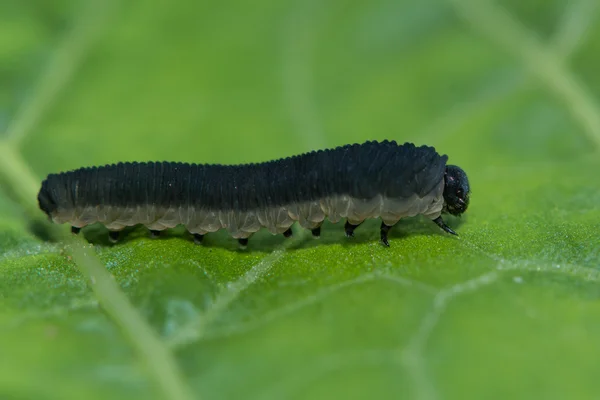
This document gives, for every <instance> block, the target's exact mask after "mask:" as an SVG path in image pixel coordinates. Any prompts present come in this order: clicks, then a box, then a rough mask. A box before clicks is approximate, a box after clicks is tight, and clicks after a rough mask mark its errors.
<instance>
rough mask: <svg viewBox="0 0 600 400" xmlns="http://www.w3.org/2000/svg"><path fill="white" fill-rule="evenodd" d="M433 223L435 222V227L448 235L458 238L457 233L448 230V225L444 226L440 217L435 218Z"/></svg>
mask: <svg viewBox="0 0 600 400" xmlns="http://www.w3.org/2000/svg"><path fill="white" fill-rule="evenodd" d="M433 222H435V223H436V224H437V226H439V227H440V228H442V229H443V230H444V231H445V232H448V233H451V234H453V235H456V236H458V233H456V232H454V231H453V230H452V229H450V227H449V226H448V225H446V223H445V222H444V220H443V219H442V216H441V215H440V216H439V217H437V218H436V219H434V220H433Z"/></svg>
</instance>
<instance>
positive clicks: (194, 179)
mask: <svg viewBox="0 0 600 400" xmlns="http://www.w3.org/2000/svg"><path fill="white" fill-rule="evenodd" d="M447 160H448V157H447V156H445V155H444V156H440V155H439V154H438V153H437V152H436V151H435V149H434V148H433V147H428V146H421V147H416V146H415V145H413V144H410V143H405V144H403V145H398V144H396V142H393V141H392V142H389V141H384V142H374V141H372V142H366V143H363V144H354V145H346V146H341V147H337V148H334V149H328V150H319V151H313V152H310V153H305V154H301V155H298V156H294V157H288V158H283V159H279V160H275V161H269V162H264V163H259V164H243V165H215V164H186V163H173V162H147V163H119V164H113V165H106V166H102V167H89V168H80V169H77V170H74V171H69V172H63V173H59V174H50V175H48V177H47V178H46V180H44V181H43V182H42V188H41V190H40V192H39V195H38V201H39V204H40V208H41V209H42V210H44V211H45V212H46V213H48V214H50V213H51V212H52V211H54V210H56V209H57V208H63V209H69V208H73V207H77V206H80V207H81V206H94V205H101V204H110V205H113V206H131V205H138V204H139V205H146V204H155V205H157V206H186V205H189V206H194V207H199V208H203V209H211V210H228V209H233V210H243V211H245V210H252V209H258V208H264V207H272V206H282V205H286V204H292V203H300V202H306V201H312V200H318V199H322V198H326V197H329V196H335V195H349V196H351V197H353V198H359V199H369V198H373V197H375V196H377V195H383V196H386V197H391V198H408V197H410V196H412V195H414V194H417V195H418V196H420V197H423V196H425V195H426V194H427V193H429V192H431V190H432V189H433V188H434V187H435V186H436V185H437V184H439V183H440V182H441V180H442V179H443V176H444V170H445V166H446V161H447Z"/></svg>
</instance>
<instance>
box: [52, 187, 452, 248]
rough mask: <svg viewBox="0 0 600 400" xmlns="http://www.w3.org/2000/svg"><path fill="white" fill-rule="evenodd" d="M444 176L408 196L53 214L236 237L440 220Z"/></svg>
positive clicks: (117, 226) (118, 226)
mask: <svg viewBox="0 0 600 400" xmlns="http://www.w3.org/2000/svg"><path fill="white" fill-rule="evenodd" d="M443 191H444V180H443V179H441V180H440V182H439V183H438V184H437V185H435V186H434V188H433V189H432V190H431V191H430V192H429V193H427V194H426V195H424V196H422V197H420V196H418V195H417V194H413V195H412V196H410V197H408V198H388V197H384V196H383V195H377V196H375V197H373V198H371V199H357V198H352V197H350V196H349V195H335V196H331V197H325V198H322V199H320V200H314V201H307V202H303V203H299V204H287V205H282V206H273V207H269V208H264V209H253V210H245V211H243V210H233V209H229V210H208V209H204V208H201V207H198V206H188V205H183V206H181V205H176V206H169V207H165V206H156V205H152V204H137V205H131V206H115V205H110V204H106V205H95V206H85V207H75V208H68V209H65V208H60V207H59V208H57V209H56V210H54V211H52V213H51V218H52V220H53V222H55V223H59V224H60V223H69V224H70V225H72V226H74V227H77V228H81V227H84V226H87V225H91V224H94V223H97V222H99V223H101V224H103V225H105V226H106V227H107V228H108V229H109V230H111V231H119V230H122V229H123V228H125V227H127V226H134V225H138V224H143V225H145V226H147V227H148V228H149V229H151V230H154V231H161V230H164V229H169V228H174V227H176V226H177V225H183V226H185V227H186V229H187V230H188V231H189V232H191V233H194V234H199V235H204V234H206V233H208V232H216V231H218V230H220V229H226V230H227V231H228V233H229V234H230V235H231V236H232V237H234V238H237V239H245V238H248V237H250V236H251V235H252V234H253V233H255V232H257V231H258V230H260V229H261V228H266V229H268V230H269V231H270V232H271V233H273V234H280V233H284V232H285V231H287V230H288V229H289V228H290V227H291V226H292V224H293V223H294V222H296V221H298V222H299V224H300V226H302V227H303V228H306V229H315V228H317V227H319V226H321V224H322V223H323V221H324V220H325V218H327V219H329V221H331V222H333V223H337V222H339V221H340V220H341V219H346V220H347V221H348V222H349V223H351V224H353V225H358V224H360V223H361V222H363V221H364V220H366V219H370V218H381V219H382V221H383V223H385V224H386V225H388V226H392V225H394V224H396V223H397V222H398V221H399V220H400V219H402V218H407V217H414V216H416V215H424V216H425V217H427V218H430V219H432V220H434V219H436V218H438V217H439V216H440V214H441V211H442V209H443V206H444V198H443Z"/></svg>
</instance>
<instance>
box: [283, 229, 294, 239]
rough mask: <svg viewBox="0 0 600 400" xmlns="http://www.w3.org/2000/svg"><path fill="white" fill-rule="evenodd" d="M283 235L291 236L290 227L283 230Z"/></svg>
mask: <svg viewBox="0 0 600 400" xmlns="http://www.w3.org/2000/svg"><path fill="white" fill-rule="evenodd" d="M283 236H285V237H286V238H289V237H292V228H288V230H287V231H285V232H283Z"/></svg>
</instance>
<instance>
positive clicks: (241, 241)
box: [238, 238, 248, 248]
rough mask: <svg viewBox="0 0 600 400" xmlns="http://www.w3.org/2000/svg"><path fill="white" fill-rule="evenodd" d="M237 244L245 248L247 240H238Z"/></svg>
mask: <svg viewBox="0 0 600 400" xmlns="http://www.w3.org/2000/svg"><path fill="white" fill-rule="evenodd" d="M238 243H239V244H240V246H242V247H243V248H245V247H246V246H248V238H240V239H238Z"/></svg>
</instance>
